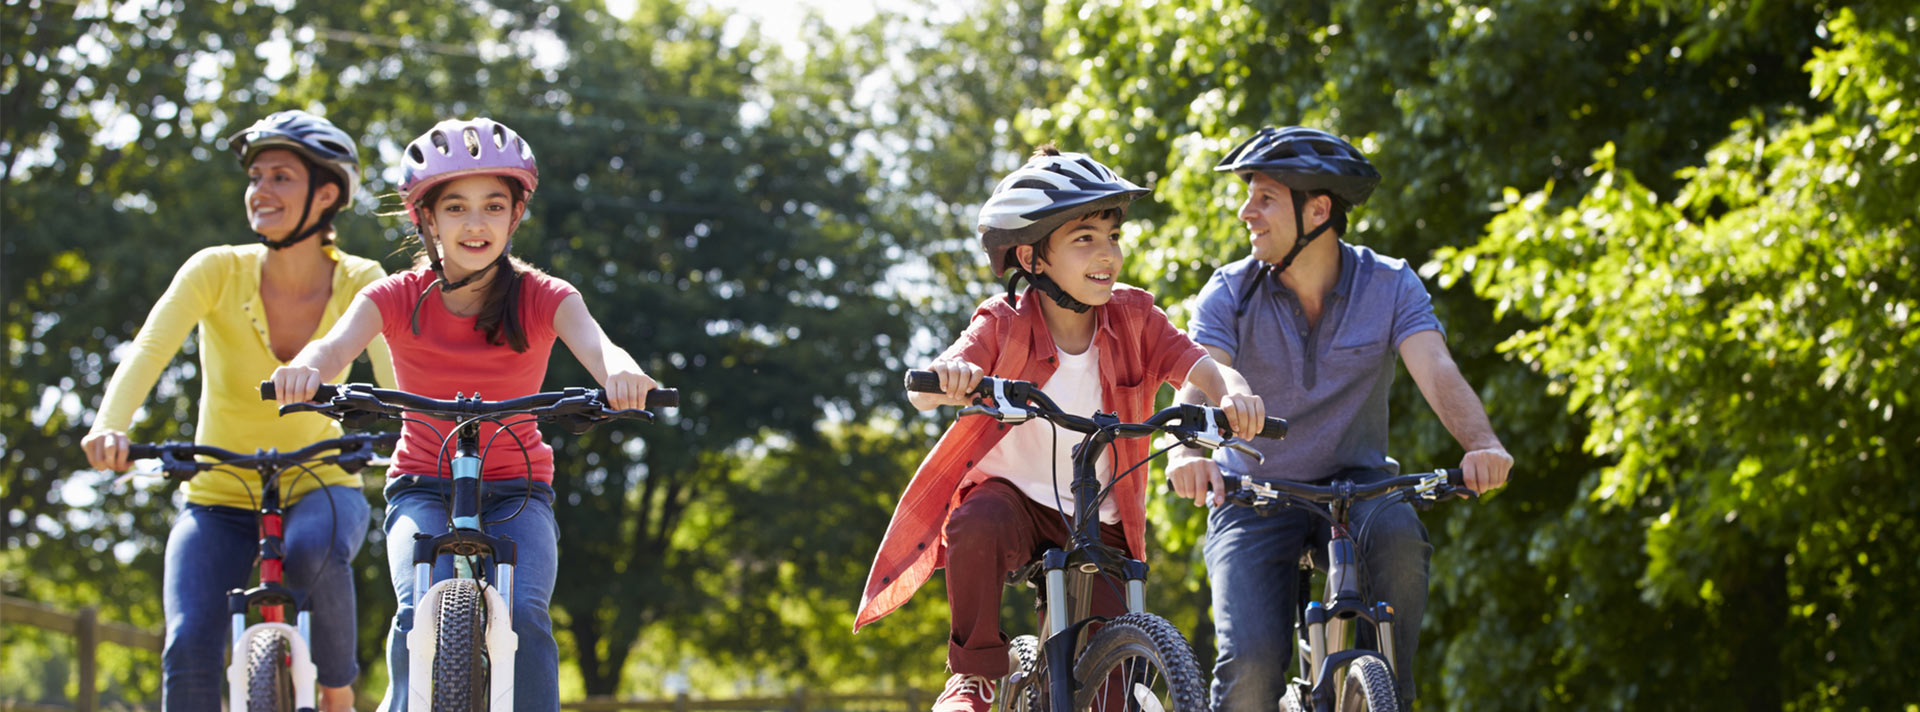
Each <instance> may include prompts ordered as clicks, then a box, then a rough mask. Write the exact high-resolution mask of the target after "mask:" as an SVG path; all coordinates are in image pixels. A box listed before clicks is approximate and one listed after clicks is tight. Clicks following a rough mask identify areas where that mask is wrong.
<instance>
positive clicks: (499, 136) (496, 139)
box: [492, 124, 507, 149]
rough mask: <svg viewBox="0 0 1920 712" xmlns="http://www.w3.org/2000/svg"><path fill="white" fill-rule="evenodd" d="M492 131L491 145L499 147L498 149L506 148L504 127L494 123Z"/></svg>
mask: <svg viewBox="0 0 1920 712" xmlns="http://www.w3.org/2000/svg"><path fill="white" fill-rule="evenodd" d="M492 133H493V147H494V148H499V149H504V148H506V147H507V132H506V129H503V128H500V125H499V124H494V125H493V131H492Z"/></svg>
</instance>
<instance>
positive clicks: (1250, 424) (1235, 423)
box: [1215, 393, 1267, 477]
mask: <svg viewBox="0 0 1920 712" xmlns="http://www.w3.org/2000/svg"><path fill="white" fill-rule="evenodd" d="M1220 409H1221V410H1224V411H1226V412H1227V427H1230V428H1233V434H1234V436H1236V437H1238V438H1240V439H1241V440H1252V439H1254V438H1256V437H1259V435H1260V431H1261V430H1262V429H1264V428H1266V426H1267V405H1266V403H1264V402H1262V401H1261V400H1260V396H1256V395H1253V394H1251V393H1228V394H1227V397H1225V398H1222V399H1220ZM1215 476H1216V477H1217V476H1218V475H1217V474H1216V475H1215Z"/></svg>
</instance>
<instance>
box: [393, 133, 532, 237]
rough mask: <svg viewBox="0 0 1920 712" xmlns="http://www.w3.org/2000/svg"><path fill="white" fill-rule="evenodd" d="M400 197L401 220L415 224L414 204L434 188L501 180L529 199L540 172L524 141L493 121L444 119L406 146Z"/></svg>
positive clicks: (417, 217)
mask: <svg viewBox="0 0 1920 712" xmlns="http://www.w3.org/2000/svg"><path fill="white" fill-rule="evenodd" d="M404 164H405V173H404V175H403V177H402V178H401V180H400V194H401V195H402V196H405V202H406V204H407V217H408V218H411V219H412V220H413V222H414V224H416V225H417V224H419V223H420V206H419V205H418V203H416V202H415V201H416V200H417V199H418V198H419V197H420V196H423V195H426V193H427V191H429V190H432V189H433V187H434V186H436V185H440V184H442V183H446V182H447V181H451V180H455V179H458V178H464V177H466V176H472V175H497V176H506V177H508V178H512V179H514V180H517V181H520V185H522V186H524V187H525V188H526V189H527V193H528V194H529V195H531V194H532V193H533V189H534V188H535V187H536V186H538V185H539V184H540V168H539V167H538V166H536V165H535V164H534V161H533V147H532V146H528V145H527V141H526V139H523V138H520V134H517V133H514V132H513V129H510V128H507V126H506V124H502V123H500V122H498V121H494V120H493V119H489V118H486V117H484V116H483V117H479V118H474V119H447V120H446V121H442V122H440V123H437V124H434V125H433V128H431V129H427V132H426V133H424V134H421V135H420V137H419V138H416V139H414V140H413V141H411V142H408V143H407V150H406V157H405V159H404Z"/></svg>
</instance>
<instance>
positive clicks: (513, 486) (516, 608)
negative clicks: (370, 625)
mask: <svg viewBox="0 0 1920 712" xmlns="http://www.w3.org/2000/svg"><path fill="white" fill-rule="evenodd" d="M386 495H387V523H386V532H387V572H388V574H389V575H390V576H391V577H392V579H393V593H394V595H395V596H398V597H399V599H400V608H399V610H397V611H396V612H395V613H394V616H393V631H392V633H391V634H390V635H389V636H388V637H387V673H388V680H389V681H388V683H387V696H386V699H384V700H382V701H381V702H380V709H381V710H385V711H386V712H402V711H403V710H405V709H406V708H407V673H408V670H407V664H408V662H409V661H408V659H407V631H410V630H413V535H414V533H415V532H426V533H428V534H435V535H438V534H444V533H446V531H447V528H448V527H447V521H448V519H449V518H450V517H449V515H448V514H447V504H448V503H449V502H451V501H452V500H453V479H452V478H449V477H425V476H421V475H399V476H396V477H392V478H389V479H388V480H387V488H386ZM522 504H525V505H526V509H525V511H521V512H520V514H519V516H515V517H513V518H512V519H509V520H507V521H504V522H498V523H493V524H487V525H486V531H487V533H488V534H490V535H493V536H504V537H506V538H508V539H511V540H513V543H514V549H515V552H516V556H515V559H516V561H515V563H514V567H513V632H514V634H515V635H518V636H519V638H520V641H519V642H520V647H519V650H518V652H517V653H516V654H515V655H514V659H513V708H514V709H515V710H517V711H518V712H541V711H542V710H556V711H557V710H559V709H560V651H559V647H558V646H557V645H556V644H555V643H554V642H553V619H551V618H549V617H547V603H548V601H550V600H552V599H553V582H554V577H555V575H556V574H557V573H558V571H559V569H558V567H557V566H556V564H557V563H558V562H559V559H560V525H559V523H558V522H556V521H555V520H554V518H553V487H552V486H551V485H548V484H546V483H544V482H533V483H531V486H529V483H528V482H527V481H526V480H520V479H513V480H490V481H487V482H484V483H482V485H481V488H480V516H481V519H483V520H485V521H489V522H491V521H492V520H495V519H502V518H505V517H508V516H511V515H513V513H514V511H515V510H518V509H520V507H521V505H522ZM484 571H485V573H486V575H488V576H492V574H493V564H492V562H491V561H489V562H486V564H485V566H484ZM452 577H453V557H452V556H451V555H443V556H441V557H440V558H439V560H438V561H435V562H434V565H433V580H434V581H435V582H438V581H440V580H442V579H446V578H452ZM428 674H431V671H428Z"/></svg>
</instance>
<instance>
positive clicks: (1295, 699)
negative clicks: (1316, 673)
mask: <svg viewBox="0 0 1920 712" xmlns="http://www.w3.org/2000/svg"><path fill="white" fill-rule="evenodd" d="M1305 694H1306V692H1305V691H1304V689H1303V688H1302V687H1301V686H1300V685H1298V684H1295V683H1288V684H1287V692H1286V694H1284V695H1281V696H1280V710H1281V712H1306V710H1307V704H1306V703H1305V702H1301V701H1300V700H1301V699H1302V696H1303V695H1305Z"/></svg>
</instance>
